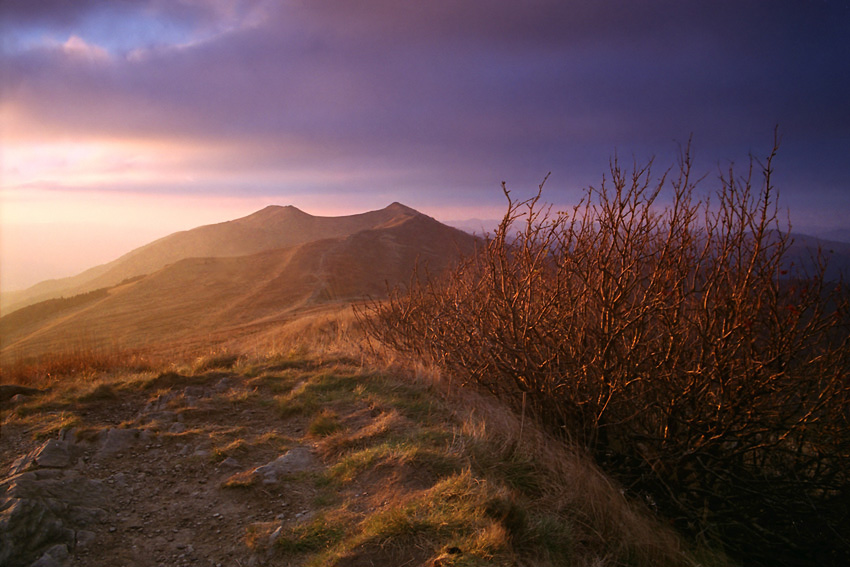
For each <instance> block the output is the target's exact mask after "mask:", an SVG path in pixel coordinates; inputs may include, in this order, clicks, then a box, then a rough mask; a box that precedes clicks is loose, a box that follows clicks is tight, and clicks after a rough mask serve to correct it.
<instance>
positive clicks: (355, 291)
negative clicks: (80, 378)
mask: <svg viewBox="0 0 850 567" xmlns="http://www.w3.org/2000/svg"><path fill="white" fill-rule="evenodd" d="M475 244H476V239H475V238H474V237H473V236H471V235H469V234H467V233H465V232H462V231H460V230H458V229H455V228H452V227H449V226H446V225H444V224H441V223H439V222H438V221H436V220H434V219H433V218H431V217H428V216H426V215H424V214H422V213H419V212H418V211H416V210H414V209H411V208H409V207H406V206H404V205H402V204H400V203H393V204H392V205H390V206H388V207H386V208H384V209H381V210H378V211H371V212H367V213H363V214H358V215H351V216H341V217H319V216H312V215H309V214H307V213H305V212H303V211H300V210H299V209H297V208H295V207H291V206H287V207H281V206H270V207H266V208H265V209H262V210H261V211H258V212H256V213H254V214H252V215H249V216H247V217H243V218H240V219H236V220H233V221H228V222H224V223H219V224H213V225H207V226H202V227H199V228H195V229H192V230H188V231H183V232H177V233H174V234H172V235H170V236H166V237H164V238H161V239H159V240H156V241H154V242H152V243H150V244H148V245H146V246H142V247H141V248H138V249H136V250H133V251H132V252H129V253H128V254H125V255H124V256H121V257H120V258H118V259H117V260H115V261H113V262H110V263H108V264H104V265H101V266H97V267H94V268H91V269H89V270H86V271H85V272H83V273H81V274H79V275H77V276H73V277H70V278H64V279H59V280H50V281H46V282H42V283H40V284H37V285H35V286H33V287H31V288H29V289H27V290H24V291H22V292H15V293H10V294H7V295H5V296H4V297H3V314H4V316H3V317H0V337H2V351H0V356H2V357H3V358H5V359H8V358H10V357H23V356H30V355H37V354H40V353H44V352H49V351H51V350H68V349H73V348H79V347H83V346H89V345H108V346H110V347H114V348H137V347H144V346H150V345H158V344H164V343H179V342H181V341H183V342H187V341H188V342H191V341H193V340H198V341H201V340H206V339H207V338H209V337H211V336H213V335H220V334H223V333H228V332H245V330H246V329H247V328H249V327H252V326H253V327H258V326H263V325H265V324H271V323H273V322H274V321H275V320H277V319H280V318H282V317H286V314H287V313H292V312H293V310H298V309H307V308H310V307H313V306H316V305H322V304H328V303H334V302H345V301H352V300H358V299H364V298H366V297H381V296H382V295H383V294H385V292H386V290H387V286H388V285H389V286H393V285H396V284H402V283H406V282H408V281H409V279H410V277H411V275H412V273H413V271H414V267H415V266H416V264H417V263H419V264H422V265H427V267H428V269H429V270H430V271H439V270H442V269H444V268H445V267H447V266H448V265H449V263H451V262H452V261H453V260H455V259H456V258H458V257H459V256H460V255H461V254H468V253H470V252H472V251H473V250H474V247H475Z"/></svg>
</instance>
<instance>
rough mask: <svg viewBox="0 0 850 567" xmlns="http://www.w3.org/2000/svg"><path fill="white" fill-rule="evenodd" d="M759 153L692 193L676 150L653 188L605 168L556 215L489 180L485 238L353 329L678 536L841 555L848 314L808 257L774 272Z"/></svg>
mask: <svg viewBox="0 0 850 567" xmlns="http://www.w3.org/2000/svg"><path fill="white" fill-rule="evenodd" d="M775 155H776V146H774V149H773V151H772V152H771V154H770V156H769V157H768V158H767V160H766V161H765V162H764V164H763V165H760V164H758V163H757V162H755V161H754V160H751V161H750V166H749V169H748V171H747V173H746V175H745V176H744V177H737V176H736V175H735V172H734V171H733V169H732V168H730V169H729V171H728V172H727V173H726V174H724V175H722V176H721V178H720V189H719V190H717V191H716V192H715V194H714V195H713V196H712V198H711V199H701V198H700V197H699V195H698V193H697V191H696V187H697V184H698V182H699V180H695V179H693V178H692V172H691V162H690V153H689V148H686V149H685V150H684V151H683V152H682V155H681V158H680V163H679V167H678V169H673V170H670V171H669V172H668V173H667V174H665V175H663V176H662V177H661V179H660V180H657V181H655V180H653V177H652V172H651V165H652V164H651V163H650V164H647V165H646V166H643V167H639V166H637V165H636V166H634V167H633V168H631V169H624V168H622V167H621V166H620V164H619V163H618V162H617V160H616V159H615V160H613V161H612V163H611V168H610V178H607V179H603V182H602V184H601V186H600V187H599V188H590V189H588V190H587V192H586V194H585V197H584V199H583V200H582V202H581V203H580V204H579V205H578V206H576V207H574V208H573V209H572V210H570V211H564V212H561V211H553V210H552V208H551V207H548V206H545V205H542V204H541V195H542V189H543V185H542V184H541V186H540V189H539V191H538V193H537V194H536V196H534V197H533V198H531V199H528V200H524V201H516V200H514V199H513V198H512V197H511V194H510V192H509V191H508V190H507V189H506V188H505V187H504V185H503V190H504V193H505V196H506V197H507V200H508V207H507V212H506V214H505V216H504V218H503V220H502V222H501V224H500V226H499V227H498V229H497V231H496V233H495V234H494V235H492V237H491V238H489V239H488V241H487V243H486V246H484V247H483V248H482V249H481V250H480V252H479V253H478V254H477V255H475V256H474V257H470V258H467V259H466V260H465V261H464V262H462V263H461V264H460V265H459V266H458V267H457V268H456V269H455V270H454V271H452V272H451V273H449V274H448V275H447V276H446V277H442V278H427V279H426V280H425V281H424V282H421V281H420V280H417V279H416V278H414V280H413V281H412V284H411V286H410V288H409V289H406V290H397V291H396V292H395V293H393V294H392V295H391V297H390V299H389V300H388V301H387V302H385V303H382V304H380V305H376V306H375V309H374V315H375V317H373V318H372V319H371V323H369V324H368V330H369V331H370V333H371V334H372V336H375V337H377V338H379V339H380V340H381V341H383V342H384V343H385V344H387V345H389V346H390V347H392V348H394V349H397V350H400V351H403V352H407V353H413V354H416V355H418V356H422V357H425V358H428V359H431V360H433V361H435V362H436V363H438V364H439V365H440V366H441V367H442V368H443V369H444V371H446V373H447V374H448V375H450V376H451V377H452V379H453V380H457V381H459V382H460V383H461V384H462V385H467V386H474V387H476V388H480V389H483V390H485V391H487V392H490V393H492V394H493V395H495V396H498V397H499V398H501V399H503V400H505V401H507V402H508V403H510V404H511V405H512V406H513V408H514V409H515V410H516V411H517V412H519V413H521V414H523V415H524V416H529V417H531V416H533V417H535V418H537V419H538V420H540V421H541V422H542V423H543V424H545V425H546V426H547V427H548V428H549V429H550V430H551V431H555V432H557V433H559V434H560V435H562V436H563V438H564V439H565V440H568V441H569V442H571V443H575V444H576V445H578V446H580V447H583V448H585V449H586V450H587V451H588V452H590V453H591V454H592V455H593V456H594V457H595V458H596V459H597V461H598V462H599V463H600V464H601V465H602V466H603V467H604V468H606V469H607V470H608V471H609V472H610V473H612V474H613V475H614V476H616V477H617V478H618V479H620V480H621V481H622V482H623V483H624V485H625V486H626V487H627V488H628V490H629V491H630V492H631V493H632V494H634V495H639V496H640V497H642V498H643V499H644V500H645V501H647V502H649V503H650V505H652V506H655V507H657V508H658V509H659V510H660V511H661V512H662V513H664V514H665V515H666V516H667V517H669V518H671V519H672V520H673V521H674V522H675V523H676V525H677V526H678V527H679V528H681V529H683V530H686V531H687V532H689V533H691V534H695V535H697V536H699V537H701V538H703V539H706V540H708V541H713V542H715V543H716V542H722V544H723V545H725V546H727V547H728V548H729V549H730V550H732V551H733V552H734V553H736V554H738V555H739V556H741V557H742V558H746V559H748V560H750V561H755V562H759V563H764V564H785V563H789V564H797V563H824V562H825V563H827V564H835V563H836V562H837V561H838V560H840V559H843V560H845V563H846V562H847V561H848V560H850V535H849V534H848V532H847V526H848V525H850V516H848V514H850V512H848V510H850V490H848V487H849V486H850V484H848V474H850V473H848V471H850V423H848V421H850V412H848V409H847V408H848V407H849V406H848V402H850V373H848V355H850V344H849V343H848V341H850V339H848V337H850V333H848V328H850V327H849V326H848V322H850V317H848V313H850V309H848V300H847V294H846V293H845V291H844V290H843V289H842V288H841V286H840V285H838V284H835V283H830V282H827V281H826V280H825V278H824V271H825V263H824V261H823V258H822V257H821V256H816V257H814V258H813V259H812V260H813V261H812V262H810V265H809V267H808V269H804V268H803V267H802V266H800V265H790V264H789V258H788V254H787V252H788V249H789V246H790V244H791V242H790V240H789V235H788V230H787V227H784V226H782V223H781V222H780V218H779V215H778V210H777V206H776V194H775V193H776V192H775V189H774V187H773V185H772V182H771V176H772V173H773V172H772V164H773V159H774V156H775ZM671 172H672V173H671ZM544 183H545V180H544ZM662 201H665V202H666V204H664V203H663V202H662ZM781 229H784V230H781ZM417 282H419V283H417Z"/></svg>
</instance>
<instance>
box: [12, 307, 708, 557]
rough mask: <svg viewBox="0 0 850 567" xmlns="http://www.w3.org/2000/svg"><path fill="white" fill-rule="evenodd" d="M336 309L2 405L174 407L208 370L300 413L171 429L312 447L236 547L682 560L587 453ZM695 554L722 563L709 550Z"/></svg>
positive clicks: (225, 441)
mask: <svg viewBox="0 0 850 567" xmlns="http://www.w3.org/2000/svg"><path fill="white" fill-rule="evenodd" d="M338 315H339V318H340V320H339V321H338V322H337V323H336V324H334V323H333V320H332V316H331V315H329V314H323V315H320V316H319V315H317V317H316V318H315V319H313V320H312V321H308V322H304V323H303V324H304V325H305V327H301V328H300V331H297V332H295V333H294V335H293V336H299V337H300V342H298V343H290V344H289V345H287V344H286V343H285V341H284V339H283V338H280V337H284V336H288V335H286V334H285V333H281V335H279V340H280V343H279V346H278V348H277V349H275V350H274V351H270V352H267V353H265V354H260V353H258V352H256V351H255V352H251V353H247V354H245V353H241V352H239V351H236V350H230V349H229V350H228V351H227V352H226V358H224V359H223V360H222V359H221V358H219V357H220V355H221V351H218V350H216V351H210V352H209V353H208V355H207V358H204V359H203V360H202V361H201V362H199V360H198V359H197V357H187V358H185V359H183V360H178V361H176V362H173V363H169V364H164V365H161V366H159V367H158V368H156V369H155V370H153V369H148V370H146V371H143V372H127V371H125V370H123V369H122V368H123V366H120V365H119V366H117V367H111V368H107V367H104V368H103V369H99V370H96V369H95V368H93V367H89V368H86V369H84V370H83V371H81V372H80V373H78V374H73V373H72V374H71V375H69V376H67V377H66V378H64V379H61V380H55V381H54V382H52V385H53V390H51V392H49V393H48V394H46V395H44V396H42V397H41V398H36V399H33V400H31V401H29V402H27V403H24V404H22V405H19V406H17V408H16V411H15V412H11V415H10V416H9V417H7V419H11V420H14V421H15V423H17V424H19V425H24V426H27V427H32V428H33V429H32V430H33V432H34V435H36V436H39V437H41V438H43V437H44V436H45V435H55V434H56V433H57V432H58V431H59V430H61V429H62V428H65V427H69V426H76V427H78V428H80V430H81V431H83V430H85V428H86V426H87V424H86V422H85V420H84V419H83V418H81V417H80V414H79V413H78V411H79V410H80V409H81V408H83V407H85V408H89V409H96V408H98V407H100V408H106V407H110V406H112V405H116V404H115V400H116V398H117V399H122V400H123V399H125V398H126V397H128V396H129V397H136V398H138V400H139V402H140V403H142V404H144V403H149V402H151V401H154V400H167V404H168V405H169V407H170V409H172V410H173V411H176V412H178V413H180V412H186V411H189V410H188V409H187V408H186V407H184V406H185V400H184V399H183V398H182V397H181V396H180V395H174V393H175V392H176V391H178V390H179V389H180V388H183V387H185V386H188V385H207V386H210V385H212V384H214V383H216V382H217V381H218V380H220V379H221V377H222V376H223V375H224V376H228V377H229V378H228V380H230V381H231V382H232V383H233V384H239V386H238V387H235V386H234V387H232V388H229V389H228V390H225V391H222V392H221V393H220V394H217V397H216V399H215V403H216V404H217V405H218V406H217V407H218V410H217V411H222V412H226V413H227V414H230V413H231V412H232V411H233V409H234V408H239V409H240V410H243V409H250V410H252V411H258V410H262V411H266V410H270V411H273V412H274V413H275V419H274V420H273V421H275V422H277V421H280V422H281V423H283V422H286V423H292V424H296V425H297V424H300V426H299V427H300V430H301V431H302V433H301V434H299V435H300V436H301V437H300V438H297V439H296V438H292V437H288V436H287V435H283V434H281V433H280V432H277V431H275V430H272V429H269V430H263V431H254V430H251V429H250V428H246V427H243V426H241V425H239V426H235V425H234V424H227V423H217V424H214V423H211V424H209V425H208V426H206V429H204V430H201V429H193V430H190V431H187V432H185V433H184V435H201V434H204V435H208V436H209V439H210V442H211V445H210V454H209V456H208V457H204V460H205V461H206V462H211V463H214V464H215V465H216V466H218V464H220V463H221V462H222V461H224V460H225V459H227V458H228V457H233V458H234V459H236V460H237V461H239V462H258V463H263V462H268V460H270V459H272V458H274V456H275V455H278V454H280V453H281V452H284V451H285V450H286V449H287V448H290V447H293V446H296V445H298V444H304V443H308V444H313V445H315V447H316V449H317V453H318V455H319V456H320V458H321V460H322V463H323V467H324V468H323V470H322V471H321V472H316V473H308V474H305V475H302V476H299V477H298V478H297V479H295V480H293V481H292V482H297V483H299V486H300V485H304V486H307V487H308V489H305V492H312V493H314V494H315V497H314V499H313V504H312V512H311V513H312V514H313V515H312V516H308V517H306V518H305V519H304V520H303V521H299V522H288V523H284V525H283V526H282V527H281V525H280V524H268V525H261V524H252V525H251V527H250V529H249V531H248V532H247V533H246V543H247V544H248V545H249V547H252V548H255V549H257V550H261V549H263V548H264V547H268V546H271V547H270V548H269V549H268V550H267V551H269V552H270V553H272V554H273V556H274V558H275V559H274V560H275V561H280V562H295V563H298V564H307V565H337V566H349V567H353V566H357V565H368V564H371V563H374V564H381V563H383V564H386V565H402V564H406V563H408V562H411V561H412V562H413V563H411V564H422V563H425V562H428V561H430V562H432V564H434V565H444V566H448V565H456V566H458V567H460V566H482V567H483V566H485V565H487V566H490V565H505V566H508V565H539V566H544V567H545V566H556V565H565V564H569V565H588V566H590V565H593V566H594V567H602V566H609V565H610V566H614V565H646V566H649V565H695V564H696V560H695V559H694V553H693V552H692V551H691V550H689V548H688V547H687V546H686V545H685V544H684V543H683V542H682V541H681V540H680V539H678V538H677V536H676V535H675V534H673V533H672V532H671V531H670V530H669V529H667V528H665V527H664V526H663V525H661V524H660V523H659V522H658V521H657V520H655V519H654V518H653V514H652V513H651V511H649V510H647V509H645V508H644V507H642V506H641V505H639V504H635V503H633V502H630V501H628V500H627V499H626V498H625V497H624V496H623V495H622V494H621V492H620V490H619V488H618V487H617V486H616V485H615V484H614V483H612V482H611V481H610V480H609V479H607V478H606V477H605V476H604V475H603V474H602V473H601V472H600V471H599V470H598V469H597V468H596V467H595V466H593V465H592V464H591V462H590V460H588V459H586V458H585V457H583V456H582V455H581V454H579V453H578V452H575V451H572V450H571V449H570V448H569V447H566V446H564V445H563V444H561V443H558V442H555V441H553V440H552V439H551V438H549V437H548V436H547V435H545V434H544V433H543V432H542V431H541V430H540V429H538V428H537V427H535V426H533V425H532V424H531V423H529V422H526V423H522V422H521V420H520V419H519V418H517V417H516V416H515V415H513V414H512V413H511V412H510V411H507V410H506V409H505V408H504V407H503V406H502V405H501V404H500V403H499V402H497V401H495V400H492V399H488V398H486V397H483V396H479V395H477V394H473V393H470V392H467V391H455V390H454V389H453V388H451V385H450V384H449V383H447V382H445V381H443V380H442V377H441V375H440V374H439V372H437V371H436V370H434V369H432V368H429V367H425V366H422V365H421V364H415V363H412V362H410V361H408V360H404V359H402V358H399V357H397V356H395V357H393V356H388V357H384V358H380V359H379V358H373V359H371V360H370V362H368V363H366V364H361V362H360V353H361V351H360V342H359V341H360V337H359V336H358V335H357V334H356V333H354V332H353V331H354V330H355V329H352V328H347V329H346V330H345V331H344V332H341V333H340V334H339V335H336V334H335V333H337V332H339V330H338V329H339V327H340V326H344V325H345V324H346V322H348V323H350V322H351V321H352V320H353V318H352V317H351V315H350V312H339V313H338ZM305 329H313V331H315V330H316V329H318V330H319V331H317V332H319V336H320V337H322V336H324V337H325V338H326V339H331V338H332V337H338V339H333V340H328V342H325V340H324V339H317V338H316V337H313V338H312V339H311V337H310V336H309V332H313V331H309V332H308V331H306V330H305ZM321 329H325V330H326V331H327V332H325V333H324V335H322V332H321ZM334 329H336V330H334ZM289 331H292V329H289V330H287V331H286V332H289ZM237 354H238V356H237ZM234 357H235V358H234ZM116 360H117V359H116ZM106 366H108V365H106ZM98 368H100V367H98ZM185 415H186V416H187V420H190V419H193V418H192V417H191V414H190V413H186V414H185ZM212 415H217V414H211V416H212ZM222 415H224V414H222ZM211 419H214V418H211ZM293 427H295V425H293ZM221 486H222V487H223V488H227V489H232V490H234V493H235V494H237V495H240V497H245V498H260V499H261V498H262V496H263V494H265V493H264V492H263V491H264V490H265V487H264V486H263V485H262V484H261V482H260V481H259V479H258V478H257V477H256V476H255V475H252V474H251V473H250V469H248V470H243V471H241V472H234V474H232V475H231V476H230V477H229V478H227V480H225V481H224V482H223V483H222V484H221ZM277 527H281V529H280V530H279V531H277V532H276V534H277V535H276V537H275V538H272V534H273V532H275V530H276V529H277ZM270 538H272V539H273V540H274V543H273V544H270V543H269V542H270V541H272V539H270ZM707 557H709V558H710V559H711V561H712V562H713V563H714V564H717V565H722V564H723V561H722V560H720V559H717V557H718V556H717V555H716V554H707ZM703 564H706V562H703Z"/></svg>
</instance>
